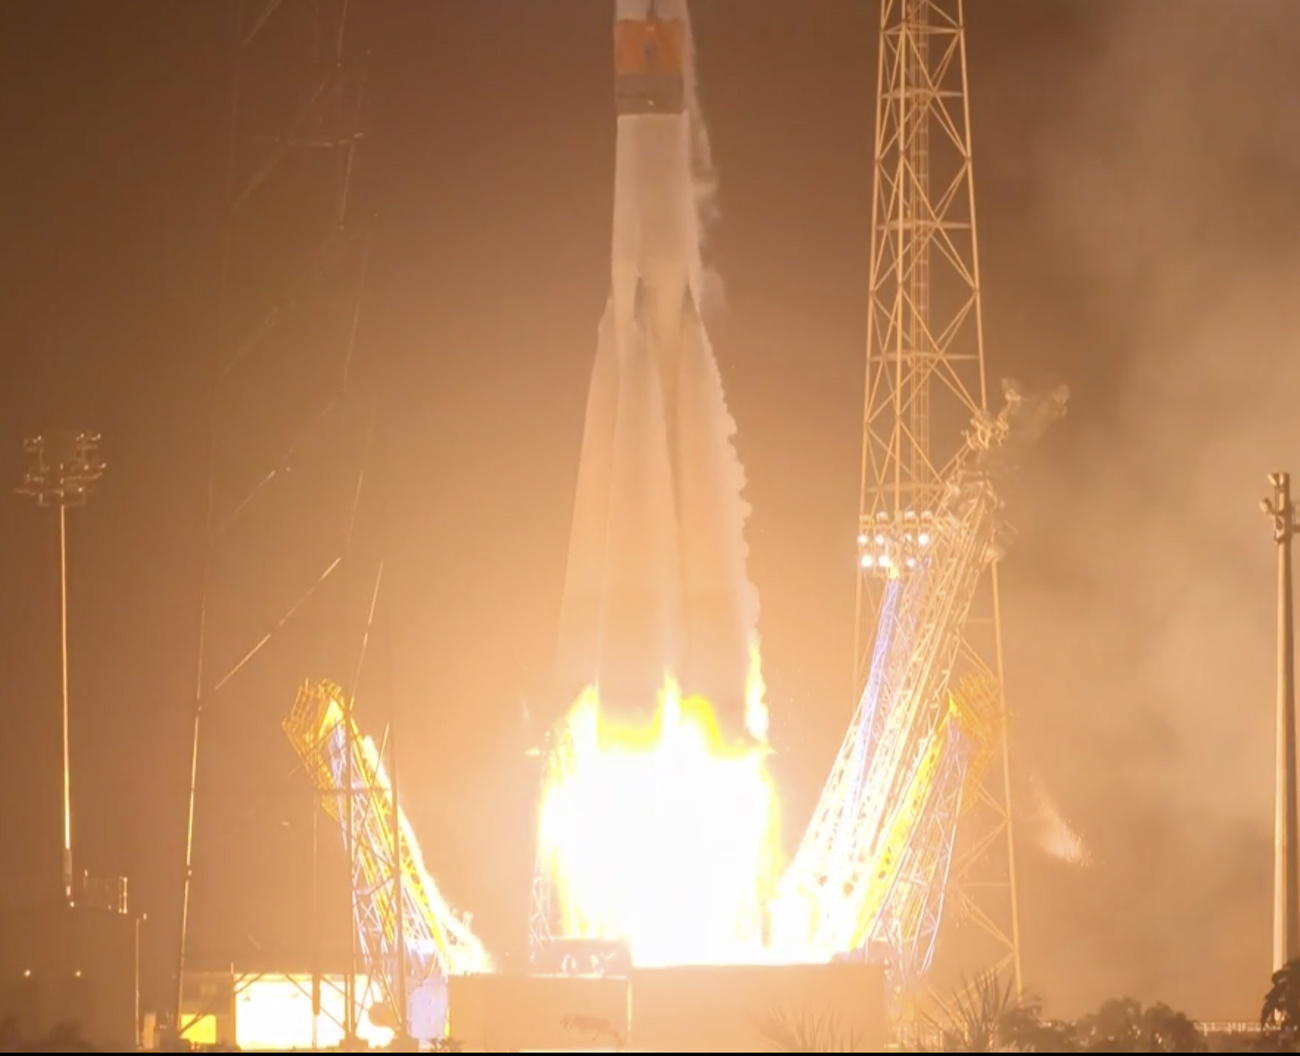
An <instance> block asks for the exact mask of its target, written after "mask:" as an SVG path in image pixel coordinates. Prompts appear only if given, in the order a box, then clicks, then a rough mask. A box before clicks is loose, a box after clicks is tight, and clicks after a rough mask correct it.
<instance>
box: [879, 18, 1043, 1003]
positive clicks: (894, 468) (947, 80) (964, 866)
mask: <svg viewBox="0 0 1300 1056" xmlns="http://www.w3.org/2000/svg"><path fill="white" fill-rule="evenodd" d="M963 8H964V4H963V0H882V2H881V15H880V58H879V71H878V79H877V95H876V99H877V101H876V139H875V176H874V193H873V198H872V224H871V257H870V267H869V287H870V288H869V302H868V322H867V384H866V400H865V407H864V411H863V434H862V487H861V499H860V505H859V510H860V513H859V527H858V531H859V537H858V541H859V544H860V548H861V549H860V561H861V565H862V574H861V575H860V577H859V580H858V591H857V604H856V615H855V627H856V630H855V653H854V655H855V660H854V679H855V690H856V691H857V692H860V691H861V690H862V689H863V687H864V686H865V685H866V683H867V679H868V667H869V665H870V663H871V659H872V655H873V651H874V650H875V647H876V643H877V631H878V629H879V628H880V627H882V625H883V620H882V618H881V616H882V602H883V601H884V600H885V596H886V590H887V585H888V583H890V582H891V581H893V580H895V579H896V578H897V577H904V578H905V577H906V576H907V575H908V573H909V572H910V571H911V570H912V569H914V568H916V567H917V565H918V563H919V561H920V560H921V557H922V550H923V549H924V546H925V544H926V542H927V541H928V540H927V535H928V531H927V528H926V523H925V522H926V521H928V520H929V519H930V518H931V517H933V516H934V514H935V512H936V511H937V510H938V509H939V508H940V505H941V503H942V499H943V495H944V491H945V487H946V482H947V481H948V480H949V479H950V478H951V477H952V474H953V472H954V471H955V470H956V468H957V466H958V462H959V460H960V459H961V458H962V457H963V453H964V451H965V447H966V445H965V444H964V442H963V434H964V432H965V431H966V430H967V429H968V428H969V425H970V423H971V422H972V420H975V419H981V418H985V417H986V416H987V414H988V386H987V381H986V372H985V360H984V331H983V319H982V315H981V308H980V271H979V251H978V239H977V232H976V224H975V188H974V182H973V177H972V165H971V157H972V154H971V133H970V99H969V93H968V79H967V65H966V39H965V25H964V21H963V15H964V12H963ZM960 633H961V634H962V640H961V644H960V647H959V651H958V655H957V660H956V662H955V665H954V668H953V671H952V675H951V678H953V679H954V680H955V679H957V678H959V677H962V676H963V675H975V676H977V677H981V678H983V679H984V680H986V681H987V682H988V684H991V685H992V686H994V687H995V691H994V693H995V714H996V718H995V726H996V733H997V736H998V737H999V739H1000V749H999V752H1000V765H999V766H995V767H991V768H990V769H989V770H988V772H987V775H988V776H987V777H986V778H985V780H983V781H982V782H981V783H980V787H979V789H978V791H977V792H976V798H977V800H978V802H979V803H980V804H982V806H983V807H984V808H986V809H985V810H984V811H983V812H982V813H983V814H984V815H985V818H984V819H983V821H984V823H983V824H982V825H980V826H976V828H980V829H981V831H979V832H977V833H971V834H970V835H971V837H972V838H971V839H969V840H967V839H964V840H963V841H962V846H960V847H958V849H957V850H956V851H955V852H954V853H955V855H956V857H955V858H954V861H953V879H954V885H953V895H954V896H955V899H956V901H957V908H958V909H959V913H960V912H961V911H964V913H961V915H963V916H965V917H967V918H968V919H973V920H975V921H977V922H979V923H980V924H981V925H983V927H984V928H985V930H987V931H988V933H989V934H990V935H991V936H992V937H993V939H994V940H995V941H996V943H997V945H998V947H999V949H1000V951H1001V952H1000V956H999V958H998V960H999V963H1000V964H1002V965H1003V966H1006V967H1009V968H1010V970H1011V973H1012V976H1013V978H1014V980H1015V985H1016V988H1017V990H1019V988H1020V982H1021V980H1020V949H1019V921H1018V917H1017V911H1016V888H1015V845H1014V834H1013V830H1012V819H1011V781H1010V765H1011V763H1010V755H1009V750H1008V746H1007V739H1006V724H1007V716H1006V707H1005V701H1004V699H1003V694H1002V634H1001V624H1000V612H999V595H998V575H997V566H996V563H994V564H992V565H991V566H990V567H989V568H988V569H987V571H986V572H985V573H984V575H983V576H982V577H981V581H980V583H979V584H978V586H977V587H976V590H975V594H974V598H973V601H972V607H971V610H970V614H969V616H968V617H967V619H966V621H965V625H964V627H963V628H962V630H961V632H960ZM953 820H954V823H955V819H953ZM990 863H993V864H992V865H991V864H990ZM976 872H978V873H979V874H980V875H979V879H978V891H979V894H978V896H977V895H976V890H977V886H976V884H975V883H971V884H969V885H964V884H963V883H962V880H963V878H964V877H971V876H973V874H974V873H976ZM994 874H1000V875H994Z"/></svg>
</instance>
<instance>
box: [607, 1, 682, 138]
mask: <svg viewBox="0 0 1300 1056" xmlns="http://www.w3.org/2000/svg"><path fill="white" fill-rule="evenodd" d="M685 64H686V23H685V22H684V21H683V20H682V19H680V18H657V17H654V16H651V17H649V18H636V19H633V18H621V19H619V20H618V21H616V22H615V23H614V97H615V99H616V101H617V104H618V112H619V114H620V115H623V114H680V113H682V112H683V110H685V108H686V88H685V78H684V72H683V71H684V69H685Z"/></svg>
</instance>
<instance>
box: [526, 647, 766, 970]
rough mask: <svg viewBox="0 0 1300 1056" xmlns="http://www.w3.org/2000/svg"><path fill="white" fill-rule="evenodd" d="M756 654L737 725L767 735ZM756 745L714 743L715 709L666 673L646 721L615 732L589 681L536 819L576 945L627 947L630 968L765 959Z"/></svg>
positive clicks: (568, 723)
mask: <svg viewBox="0 0 1300 1056" xmlns="http://www.w3.org/2000/svg"><path fill="white" fill-rule="evenodd" d="M758 668H759V665H758V654H757V650H754V651H753V653H752V658H751V667H750V680H749V681H750V685H749V692H748V694H747V709H746V723H747V726H748V727H749V728H750V730H751V732H753V733H755V734H756V735H757V733H758V731H759V730H761V731H763V732H764V733H765V732H766V724H767V709H766V707H765V706H764V704H763V701H762V695H763V689H762V680H761V676H759V675H758V674H757V672H758ZM767 754H768V748H767V746H766V743H765V742H764V741H763V739H762V737H761V736H760V737H758V742H757V743H739V744H737V743H728V742H727V741H726V740H724V738H723V736H722V732H721V730H720V728H719V726H718V721H717V718H716V717H715V715H714V712H713V708H712V706H711V705H710V704H709V703H708V702H707V701H705V700H701V699H699V698H689V697H688V698H685V699H683V697H682V695H681V693H680V690H679V689H678V687H677V684H676V682H675V681H674V679H673V678H672V677H671V676H668V677H666V678H665V682H664V687H663V689H662V691H661V692H660V694H659V706H658V709H657V711H656V713H655V717H654V719H653V720H652V721H651V722H650V723H649V724H648V725H644V726H631V725H622V724H617V723H614V722H612V721H610V720H609V719H607V718H606V717H605V716H604V715H602V713H601V709H600V698H599V693H598V691H597V690H596V688H595V687H589V688H588V689H587V690H586V691H584V692H583V693H582V694H581V695H580V696H579V698H578V700H577V701H576V702H575V703H574V705H573V708H572V709H571V710H570V712H569V714H568V716H567V717H566V718H565V720H564V721H563V724H562V737H561V741H560V746H559V748H558V750H557V751H556V752H555V753H554V754H553V756H552V757H551V760H550V763H549V766H548V773H547V779H546V782H545V787H544V789H543V793H542V800H541V808H540V818H539V829H538V833H539V851H540V863H541V865H542V868H543V869H544V870H545V871H546V873H547V875H548V877H549V879H550V881H551V883H552V887H553V890H554V892H555V895H556V904H557V905H556V908H557V910H558V914H559V921H558V923H559V924H560V929H561V931H562V932H563V934H565V935H567V936H569V937H573V938H601V939H626V940H627V942H628V944H629V946H630V948H631V953H632V959H633V961H634V962H635V963H636V964H638V965H645V966H649V965H668V964H721V963H729V964H739V963H747V962H753V961H758V960H762V959H764V930H765V926H764V910H765V905H766V902H767V899H768V897H769V896H770V895H771V893H772V891H773V889H774V887H775V883H776V879H777V875H778V872H779V869H780V865H781V861H780V847H779V840H778V831H777V798H776V791H775V787H774V785H773V782H772V779H771V776H770V775H769V773H768V769H767V762H766V757H767Z"/></svg>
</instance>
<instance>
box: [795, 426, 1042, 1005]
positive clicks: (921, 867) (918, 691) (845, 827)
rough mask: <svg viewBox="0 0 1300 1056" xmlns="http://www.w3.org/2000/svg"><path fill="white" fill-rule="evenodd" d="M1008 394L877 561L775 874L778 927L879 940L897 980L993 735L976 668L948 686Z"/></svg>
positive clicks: (915, 955) (840, 938)
mask: <svg viewBox="0 0 1300 1056" xmlns="http://www.w3.org/2000/svg"><path fill="white" fill-rule="evenodd" d="M1017 407H1018V404H1017V403H1013V404H1012V405H1010V406H1009V407H1008V409H1007V410H1006V411H1004V412H1003V414H1002V415H1001V416H999V418H998V419H996V420H995V421H993V422H991V423H988V426H987V427H983V428H976V429H975V431H974V432H973V433H972V435H971V436H970V439H969V441H968V443H967V444H966V446H965V448H964V450H963V452H961V453H959V458H958V460H957V462H956V468H955V470H954V479H952V480H950V481H949V482H948V483H947V485H946V488H945V493H944V494H943V495H942V496H941V497H940V498H939V501H938V503H937V504H936V508H935V509H932V510H926V511H923V514H922V516H919V517H917V518H916V519H915V523H913V524H912V525H911V533H912V536H913V538H912V539H911V540H910V542H911V543H912V546H913V548H914V552H913V553H912V554H910V555H908V556H907V557H906V558H905V559H904V560H902V561H899V562H897V563H895V562H890V563H889V564H887V565H886V566H885V567H886V571H887V575H886V577H885V578H884V579H883V581H882V584H883V590H882V594H881V606H880V611H879V617H880V619H879V624H878V629H877V632H876V635H875V648H874V653H873V657H872V664H871V671H870V677H869V678H868V680H867V685H866V688H865V689H864V691H863V693H862V697H861V700H860V701H859V704H858V709H857V712H856V713H855V715H854V717H853V721H852V722H851V724H850V726H849V730H848V732H847V734H846V735H845V738H844V741H843V743H842V745H841V747H840V751H839V754H838V756H837V758H836V761H835V765H834V767H833V768H832V771H831V776H830V779H829V780H828V782H827V784H826V786H825V788H824V790H823V792H822V796H821V799H820V800H819V802H818V805H817V808H816V810H815V812H814V815H813V820H812V823H811V824H810V825H809V828H808V830H807V832H806V834H805V836H804V839H803V841H802V843H801V845H800V847H799V850H798V852H797V853H796V855H795V858H794V860H793V861H792V863H791V865H790V868H789V870H788V871H787V873H786V875H785V877H784V878H783V880H782V888H781V892H780V895H779V898H780V905H781V907H782V908H781V914H782V918H783V920H784V922H785V925H784V926H788V927H793V928H797V929H798V932H799V933H802V934H804V935H807V936H809V939H810V941H811V944H812V947H813V948H814V949H816V950H823V951H835V952H844V951H850V950H859V949H864V948H865V949H868V950H879V951H881V954H882V955H883V956H885V957H887V958H888V959H889V961H890V964H891V967H892V969H893V970H894V972H895V975H896V978H897V979H898V981H900V982H908V981H912V980H915V979H916V978H918V977H919V976H921V975H922V974H923V973H924V972H925V971H926V970H927V969H928V967H929V964H930V960H931V957H932V954H933V950H934V943H935V938H936V935H937V932H938V927H939V923H940V920H941V917H942V909H943V903H944V894H945V888H946V884H947V879H948V873H949V868H950V864H951V861H952V856H953V850H954V843H955V835H956V831H957V818H958V816H959V815H960V813H961V810H962V805H963V801H964V797H965V795H966V793H967V790H968V788H969V785H970V781H969V779H970V777H971V776H973V775H980V776H982V772H983V770H984V767H983V765H982V763H983V760H984V757H985V756H986V755H987V753H988V751H989V747H990V744H991V742H992V740H993V735H992V726H993V724H994V723H993V718H994V715H993V714H990V712H991V711H994V709H995V707H996V704H995V700H996V697H995V694H994V693H992V692H991V683H990V681H989V680H988V678H987V676H983V677H970V676H968V677H967V678H966V679H965V680H964V681H963V682H962V683H961V684H959V685H957V686H956V688H955V690H954V689H953V688H951V685H952V674H953V671H954V668H955V666H956V664H957V662H958V659H959V653H960V650H961V644H962V630H963V627H964V626H965V623H966V620H967V617H968V615H969V613H970V608H971V604H972V602H973V600H974V597H975V593H976V589H977V586H978V584H979V581H980V579H981V578H982V576H983V575H984V573H985V570H986V568H987V565H988V563H989V561H990V560H991V559H992V558H993V556H994V553H995V545H996V535H997V510H998V499H997V494H996V490H995V487H994V484H993V480H992V479H991V477H990V474H989V472H988V470H989V468H990V465H991V461H992V459H991V456H992V455H993V454H994V452H995V451H996V450H998V449H999V448H1000V447H1001V446H1002V444H1003V443H1004V442H1005V440H1006V438H1007V437H1008V436H1009V435H1010V433H1011V429H1012V427H1013V425H1014V410H1015V409H1016V408H1017ZM977 424H978V423H977ZM877 538H879V539H881V540H882V541H881V542H877V541H876V540H877ZM865 545H867V546H872V545H874V546H876V547H882V546H886V545H887V539H886V538H885V536H884V533H878V535H877V536H874V537H872V538H871V539H870V540H868V543H867V544H865ZM994 714H995V712H994Z"/></svg>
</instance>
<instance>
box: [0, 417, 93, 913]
mask: <svg viewBox="0 0 1300 1056" xmlns="http://www.w3.org/2000/svg"><path fill="white" fill-rule="evenodd" d="M23 450H24V451H25V452H27V454H28V455H30V456H31V462H30V464H29V465H28V467H27V474H26V476H25V477H24V478H23V483H22V486H21V487H20V488H19V489H18V493H19V494H20V495H30V496H31V497H32V498H34V499H35V500H36V505H37V506H41V507H49V506H57V507H58V510H59V639H60V647H61V654H62V664H61V673H62V682H63V712H62V722H61V725H62V735H63V897H64V900H65V901H66V902H67V904H68V905H72V904H73V903H74V898H73V883H72V783H71V779H70V775H69V768H68V507H69V506H84V505H85V503H86V500H87V499H88V498H89V497H90V491H91V488H92V487H93V486H94V484H95V481H97V480H99V478H100V477H101V476H103V474H104V468H105V465H104V462H103V460H102V459H100V457H99V434H98V433H84V432H78V431H76V430H72V429H56V430H52V431H50V432H48V433H41V434H40V435H39V436H33V437H30V438H28V439H27V440H25V441H24V442H23Z"/></svg>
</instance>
